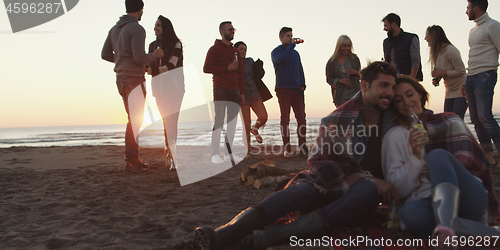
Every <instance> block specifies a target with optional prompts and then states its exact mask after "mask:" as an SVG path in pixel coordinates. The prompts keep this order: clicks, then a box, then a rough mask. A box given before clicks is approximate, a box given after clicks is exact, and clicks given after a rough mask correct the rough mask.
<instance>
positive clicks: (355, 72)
mask: <svg viewBox="0 0 500 250" xmlns="http://www.w3.org/2000/svg"><path fill="white" fill-rule="evenodd" d="M345 73H346V74H348V75H356V76H357V75H359V72H358V71H356V70H355V69H347V70H346V71H345Z"/></svg>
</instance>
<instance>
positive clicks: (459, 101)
mask: <svg viewBox="0 0 500 250" xmlns="http://www.w3.org/2000/svg"><path fill="white" fill-rule="evenodd" d="M467 107H468V105H467V101H466V100H465V98H463V97H457V98H451V99H444V112H453V113H455V114H457V115H458V116H460V118H462V120H463V119H464V116H465V111H467Z"/></svg>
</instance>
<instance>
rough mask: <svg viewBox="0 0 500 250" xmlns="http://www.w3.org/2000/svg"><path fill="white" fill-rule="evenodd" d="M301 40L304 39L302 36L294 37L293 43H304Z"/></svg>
mask: <svg viewBox="0 0 500 250" xmlns="http://www.w3.org/2000/svg"><path fill="white" fill-rule="evenodd" d="M300 40H302V39H300V38H292V43H295V44H299V43H303V42H301V41H300Z"/></svg>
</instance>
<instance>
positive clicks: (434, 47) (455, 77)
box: [425, 25, 467, 120]
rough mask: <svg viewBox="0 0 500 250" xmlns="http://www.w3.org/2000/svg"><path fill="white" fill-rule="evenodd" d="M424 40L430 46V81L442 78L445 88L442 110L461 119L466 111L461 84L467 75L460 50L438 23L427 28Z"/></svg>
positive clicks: (435, 81)
mask: <svg viewBox="0 0 500 250" xmlns="http://www.w3.org/2000/svg"><path fill="white" fill-rule="evenodd" d="M425 40H426V41H427V43H428V44H429V47H430V55H429V61H430V62H431V67H432V77H433V80H432V82H433V84H434V86H436V85H437V84H438V83H439V80H440V79H441V78H443V81H444V86H445V88H446V96H445V101H444V112H453V113H455V114H457V115H458V116H460V117H461V118H462V120H463V119H464V115H465V111H467V101H466V100H465V97H464V96H463V94H462V86H463V85H465V80H466V79H467V76H466V74H465V66H464V63H463V62H462V57H461V56H460V51H458V49H457V48H456V47H455V46H454V45H453V44H451V42H450V40H448V38H447V37H446V34H445V33H444V30H443V28H441V26H438V25H432V26H429V27H428V28H427V31H426V32H425Z"/></svg>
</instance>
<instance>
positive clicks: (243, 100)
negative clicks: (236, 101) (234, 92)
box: [240, 94, 245, 106]
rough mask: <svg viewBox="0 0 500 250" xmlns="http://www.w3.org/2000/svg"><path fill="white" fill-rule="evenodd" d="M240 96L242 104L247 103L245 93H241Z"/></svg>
mask: <svg viewBox="0 0 500 250" xmlns="http://www.w3.org/2000/svg"><path fill="white" fill-rule="evenodd" d="M240 97H241V102H240V105H241V106H243V105H245V95H244V94H241V95H240Z"/></svg>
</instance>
